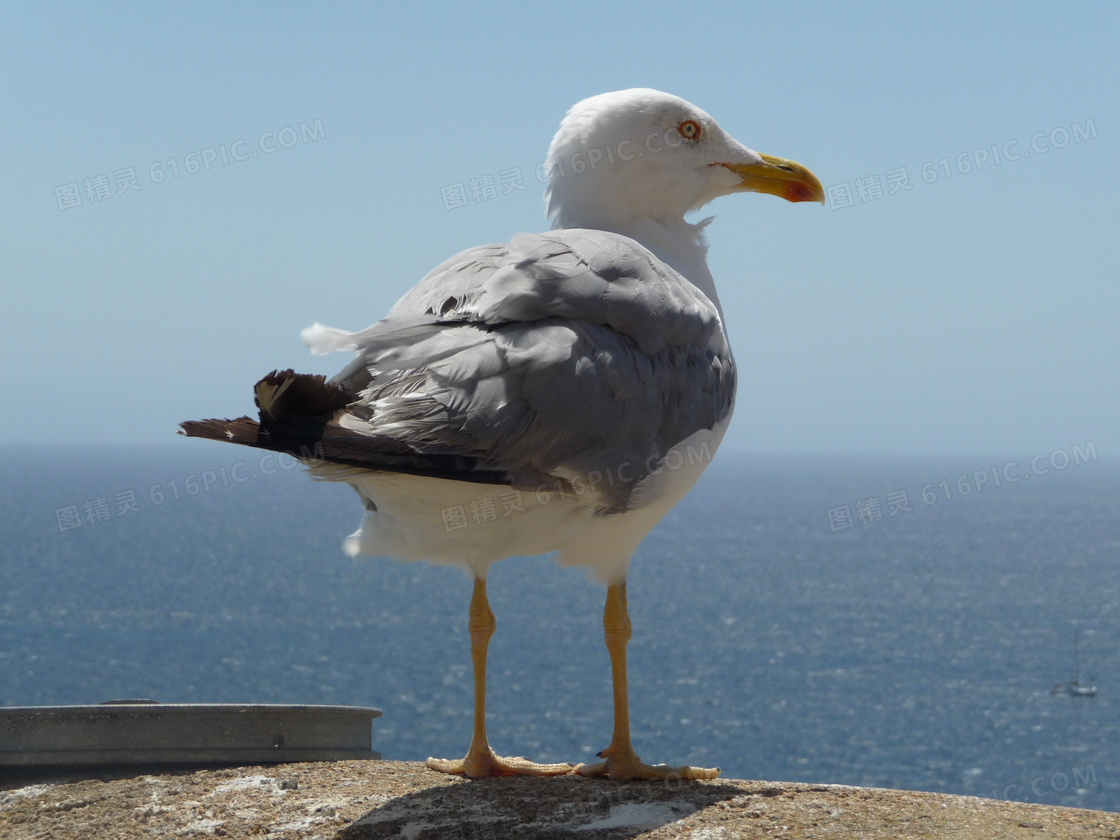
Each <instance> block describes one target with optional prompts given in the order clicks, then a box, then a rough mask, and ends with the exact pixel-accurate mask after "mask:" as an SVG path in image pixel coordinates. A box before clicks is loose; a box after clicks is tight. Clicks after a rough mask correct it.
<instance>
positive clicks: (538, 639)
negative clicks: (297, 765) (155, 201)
mask: <svg viewBox="0 0 1120 840" xmlns="http://www.w3.org/2000/svg"><path fill="white" fill-rule="evenodd" d="M194 443H196V442H183V443H182V445H180V446H179V447H178V448H176V449H174V450H151V451H146V452H141V453H125V452H123V451H111V450H103V451H98V452H94V453H90V452H88V451H80V450H72V451H71V450H67V451H54V452H49V453H48V452H27V451H18V452H17V451H12V450H8V451H6V452H5V453H4V458H3V462H2V464H0V476H2V485H3V488H4V492H3V496H2V497H0V533H2V535H3V544H2V547H0V703H2V704H4V705H32V704H36V705H37V704H68V703H90V702H99V701H102V700H107V699H112V698H122V697H128V698H136V697H151V698H155V699H158V700H161V701H164V702H274V703H340V704H358V705H371V706H377V707H379V708H381V709H382V710H384V712H385V715H384V717H382V718H380V719H379V720H377V721H375V723H374V728H373V733H374V747H375V749H378V750H380V751H381V752H382V753H383V754H384V755H385V756H386V757H387V758H397V759H422V758H425V757H426V756H428V755H432V754H435V755H446V756H457V755H461V754H462V753H463V752H464V751H465V750H466V746H467V742H468V741H469V734H470V722H471V673H470V666H469V661H470V660H469V656H468V640H467V634H466V607H467V601H468V598H469V594H470V582H469V580H468V579H467V578H466V576H465V575H463V574H461V573H459V572H457V571H455V570H449V569H441V568H431V567H428V566H426V565H420V564H411V565H405V564H399V563H396V562H391V561H385V560H362V561H353V560H350V559H349V558H346V557H345V556H344V555H343V554H342V553H341V550H340V547H339V545H340V542H341V540H342V538H343V537H344V536H345V535H346V534H347V533H349V532H350V531H351V530H353V529H354V527H355V526H356V524H357V522H358V518H359V511H360V509H359V505H358V502H357V497H356V496H354V494H353V493H352V492H351V491H350V490H349V489H348V488H345V487H336V486H330V485H325V484H322V483H318V482H312V481H311V480H309V479H308V478H307V477H306V476H305V475H303V474H302V473H301V471H300V470H299V469H290V468H289V469H285V467H291V464H285V463H283V462H282V461H281V462H277V461H266V462H261V461H260V458H259V455H258V454H257V453H254V452H249V451H243V452H242V451H236V450H233V449H232V448H225V447H221V446H216V445H207V444H198V445H197V446H192V444H194ZM1094 454H1095V453H1094ZM239 463H240V464H241V466H237V465H238V464H239ZM1007 463H1008V459H987V460H985V459H963V460H960V461H957V462H944V461H943V462H919V461H903V460H897V459H896V460H881V461H867V460H860V459H850V460H838V459H832V460H826V459H817V460H813V459H805V458H801V459H798V458H790V459H779V458H766V459H759V458H748V457H742V456H738V457H737V456H725V455H721V456H720V457H719V458H717V463H716V464H715V465H714V466H713V467H712V468H711V469H710V470H709V471H708V474H707V475H705V477H704V479H703V480H702V482H701V484H700V485H699V486H698V487H697V489H696V490H695V491H694V492H693V494H692V495H691V496H689V498H688V499H686V500H685V501H684V502H683V503H682V504H681V505H679V506H678V507H677V509H676V510H674V511H673V513H672V514H670V516H669V518H667V519H666V520H665V521H664V522H663V523H662V524H661V525H660V526H659V527H658V528H657V530H656V531H655V532H654V533H653V534H652V535H651V536H650V537H649V539H647V541H646V543H645V544H644V545H643V546H642V547H641V549H640V550H639V553H638V555H637V556H636V558H635V560H634V563H633V565H632V567H631V577H630V583H629V593H630V610H631V616H632V618H633V622H634V637H633V641H632V643H631V646H630V654H629V659H630V693H631V706H632V708H631V717H632V721H633V730H634V740H635V745H636V748H637V749H638V751H639V753H640V754H641V755H642V756H643V758H646V759H648V760H652V761H670V762H678V763H679V762H690V763H695V764H703V765H709V766H711V765H716V766H720V767H722V768H723V772H724V774H725V775H727V776H732V777H740V778H754V779H774V780H791V781H812V782H832V783H845V784H856V785H874V786H883V787H899V788H910V789H917V790H931V791H945V792H952V793H963V794H973V795H979V796H989V797H991V796H994V797H998V798H1005V799H1013V800H1020V801H1022V800H1026V801H1036V802H1044V803H1049V804H1063V805H1076V806H1080V807H1089V808H1103V809H1109V810H1120V755H1118V747H1120V738H1118V735H1120V725H1118V714H1117V713H1118V710H1120V705H1118V703H1117V692H1118V691H1120V681H1118V680H1117V678H1116V677H1117V674H1118V673H1120V646H1118V644H1117V642H1118V641H1120V609H1118V604H1120V562H1118V561H1120V465H1117V464H1114V463H1112V462H1107V461H1104V460H1100V459H1097V460H1090V461H1088V462H1087V463H1086V462H1082V463H1072V462H1071V463H1070V464H1069V465H1068V466H1067V467H1066V468H1065V469H1062V470H1058V469H1050V470H1049V471H1048V472H1046V473H1045V474H1043V473H1041V472H1039V473H1031V469H1030V466H1029V457H1028V458H1025V459H1021V460H1020V461H1018V462H1017V464H1016V467H1015V468H1014V469H1012V470H1010V471H1009V472H1007V473H1006V474H1004V473H1003V472H1002V468H1003V467H1004V466H1006V464H1007ZM1046 463H1047V462H1042V463H1041V466H1046ZM1058 463H1059V464H1061V463H1062V459H1061V458H1059V459H1058ZM992 467H996V468H997V469H996V471H997V472H998V473H1000V474H1001V475H1006V476H1019V477H1020V480H1019V481H1017V482H1008V481H1001V482H1000V486H998V487H997V486H995V481H994V478H993V474H992V473H991V472H990V470H991V468H992ZM979 470H985V471H988V480H987V481H986V482H984V483H983V485H982V486H981V487H980V489H979V490H978V491H977V490H976V489H975V484H976V478H975V473H976V471H979ZM1026 473H1031V477H1030V479H1025V478H1022V477H1021V475H1022V474H1026ZM211 475H212V476H213V477H212V478H211ZM960 475H967V476H968V477H969V480H968V481H966V482H965V484H966V485H969V486H970V489H971V490H972V492H970V493H969V494H968V495H967V496H962V495H961V494H960V492H959V488H958V487H957V480H958V477H959V476H960ZM191 476H194V481H192V480H191ZM252 476H256V478H253V477H252ZM942 481H944V482H945V484H941V482H942ZM196 482H197V483H196ZM927 485H928V486H927ZM923 488H926V490H927V492H926V493H925V495H924V499H923V492H922V490H923ZM903 490H904V491H906V500H905V503H904V504H903V505H902V507H899V506H898V502H899V500H900V496H898V495H896V494H897V493H898V491H903ZM191 491H193V492H191ZM888 495H890V497H891V499H893V500H894V502H895V506H894V508H893V513H892V507H891V505H889V504H888ZM175 496H178V498H175ZM133 498H134V499H135V501H133V500H132V499H133ZM99 499H104V500H105V505H104V506H103V505H101V504H100V503H99V502H98V500H99ZM869 499H877V500H878V513H879V514H880V516H881V518H875V513H874V508H875V505H874V504H872V505H870V506H869V505H867V504H863V505H861V504H860V503H861V502H866V501H867V500H869ZM931 499H932V501H931ZM157 500H159V503H158V504H157V503H156V501H157ZM87 502H88V503H90V506H89V508H88V509H87V507H86V503H87ZM844 505H847V506H848V509H849V512H850V514H851V520H850V522H851V526H850V527H842V526H844V525H846V524H847V521H846V520H845V519H844V515H843V511H842V508H843V506H844ZM70 506H74V507H75V511H67V508H69V507H70ZM861 507H862V509H863V512H864V520H865V521H864V522H860V520H859V511H860V509H861ZM905 507H909V510H905V509H904V508H905ZM838 509H841V510H838ZM830 511H831V518H830ZM75 512H76V513H77V515H78V516H79V517H80V518H81V521H82V525H81V527H73V525H74V519H73V518H72V514H73V513H75ZM91 518H92V520H93V521H90V520H91ZM470 527H484V525H475V524H474V523H471V525H470ZM834 528H839V530H836V531H834ZM489 591H490V598H491V603H492V606H493V608H494V611H495V613H496V614H497V617H498V631H497V634H496V635H495V636H494V639H493V642H492V644H491V653H490V679H489V712H490V716H489V728H490V735H491V741H492V743H493V744H494V745H495V747H496V748H497V749H498V750H499V751H504V752H507V753H511V754H518V755H528V756H531V757H533V758H537V759H541V760H545V761H563V760H589V759H590V758H591V757H592V756H593V754H594V753H595V752H596V751H597V750H599V749H601V748H602V747H604V746H605V745H606V742H607V740H608V738H609V735H610V728H611V718H610V713H611V697H610V680H609V670H608V661H607V656H606V651H605V648H604V647H603V642H602V630H601V615H602V599H603V589H602V588H601V587H599V586H597V585H595V584H593V583H590V582H589V581H588V580H587V579H586V578H585V576H584V575H583V574H582V573H581V572H579V571H578V570H562V569H559V568H556V567H554V566H553V565H552V564H550V563H548V562H547V561H545V560H542V559H539V558H537V559H526V560H512V561H507V562H505V563H501V564H498V565H497V566H495V567H494V569H493V570H492V572H491V577H490V586H489ZM1075 632H1078V633H1079V634H1080V653H1081V657H1080V658H1081V665H1082V683H1088V682H1090V681H1092V682H1093V683H1094V684H1096V685H1097V686H1098V689H1099V691H1098V694H1097V696H1096V697H1094V698H1090V699H1073V698H1071V697H1069V696H1065V695H1061V694H1059V695H1054V694H1052V693H1051V689H1052V687H1053V686H1054V685H1055V684H1056V683H1061V682H1065V681H1069V680H1071V679H1073V676H1074V667H1075V665H1074V636H1075Z"/></svg>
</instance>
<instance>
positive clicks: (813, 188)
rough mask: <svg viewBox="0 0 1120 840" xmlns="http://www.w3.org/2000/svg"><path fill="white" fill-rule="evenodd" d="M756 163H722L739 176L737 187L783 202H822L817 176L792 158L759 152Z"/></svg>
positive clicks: (822, 192)
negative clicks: (787, 158) (759, 159)
mask: <svg viewBox="0 0 1120 840" xmlns="http://www.w3.org/2000/svg"><path fill="white" fill-rule="evenodd" d="M760 157H761V158H762V161H761V162H759V163H723V164H719V165H720V166H725V167H727V168H728V169H730V170H731V171H732V172H734V173H735V174H736V175H738V176H739V177H740V178H742V179H743V181H742V183H741V184H740V185H739V186H738V187H737V189H738V190H743V191H745V192H760V193H766V194H767V195H776V196H778V197H779V198H784V199H785V200H786V201H819V202H820V203H821V204H824V203H825V201H824V187H822V186H821V182H820V181H818V180H817V176H816V175H814V174H813V173H812V172H810V171H809V170H808V169H806V168H805V167H804V166H802V165H801V164H800V163H795V162H794V161H792V160H785V159H783V158H778V157H772V156H770V155H760Z"/></svg>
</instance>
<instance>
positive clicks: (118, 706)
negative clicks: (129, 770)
mask: <svg viewBox="0 0 1120 840" xmlns="http://www.w3.org/2000/svg"><path fill="white" fill-rule="evenodd" d="M378 717H381V711H380V710H379V709H373V708H368V707H363V706H285V705H272V704H243V705H242V704H235V703H229V704H226V703H222V704H193V703H184V704H170V703H151V702H144V701H138V702H128V701H126V702H114V703H109V704H104V705H100V706H24V707H10V708H0V767H2V766H21V767H28V766H43V765H63V764H65V765H86V764H163V763H167V764H171V763H174V764H257V763H272V762H291V761H340V760H347V759H378V758H381V755H380V753H376V752H373V751H372V749H371V743H372V742H371V730H370V723H371V721H372V720H373V719H374V718H378Z"/></svg>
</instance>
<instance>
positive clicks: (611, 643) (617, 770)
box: [576, 581, 719, 780]
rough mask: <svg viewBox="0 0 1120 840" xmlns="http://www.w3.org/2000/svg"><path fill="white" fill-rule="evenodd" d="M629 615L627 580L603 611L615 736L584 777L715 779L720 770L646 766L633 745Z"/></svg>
mask: <svg viewBox="0 0 1120 840" xmlns="http://www.w3.org/2000/svg"><path fill="white" fill-rule="evenodd" d="M630 633H631V628H630V613H629V612H628V611H627V609H626V581H623V582H622V583H615V584H611V586H610V587H608V588H607V605H606V607H605V608H604V609H603V636H604V637H605V639H606V642H607V652H608V653H609V654H610V657H611V681H612V682H613V684H614V734H613V735H612V736H611V743H610V746H609V747H607V748H606V749H605V750H603V751H602V752H601V753H599V758H602V759H604V760H603V761H600V762H599V763H598V764H581V765H579V767H577V768H576V772H577V773H578V774H579V775H581V776H608V777H610V778H612V779H619V780H626V779H665V778H669V777H673V778H680V779H714V778H715V777H716V776H718V775H719V768H712V769H709V768H706V767H670V766H669V765H667V764H654V765H650V764H643V763H642V760H641V759H640V758H638V756H637V755H636V754H635V752H634V747H633V745H632V744H631V743H630V700H629V698H628V697H627V694H626V645H627V644H628V643H629V641H630Z"/></svg>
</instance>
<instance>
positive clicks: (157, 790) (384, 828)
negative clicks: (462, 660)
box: [0, 761, 1120, 840]
mask: <svg viewBox="0 0 1120 840" xmlns="http://www.w3.org/2000/svg"><path fill="white" fill-rule="evenodd" d="M21 784H23V783H21ZM7 787H8V788H9V789H7V790H0V837H3V838H6V840H23V838H28V840H30V838H46V837H50V838H75V840H77V838H83V840H100V838H106V840H109V838H112V840H138V838H152V837H158V838H172V837H236V838H241V837H247V838H265V837H268V838H299V840H305V838H320V837H322V838H339V840H359V838H382V837H405V838H447V840H505V838H518V840H521V838H571V837H586V838H589V840H603V838H635V837H641V838H691V840H717V838H728V840H730V839H731V838H743V837H770V836H778V837H802V838H840V837H852V838H868V840H874V838H891V840H895V839H896V838H939V840H941V838H965V839H966V840H967V839H969V838H975V839H976V840H993V838H1030V840H1043V838H1045V840H1063V839H1064V838H1092V840H1116V838H1120V814H1114V813H1105V812H1101V811H1082V810H1077V809H1073V808H1056V807H1051V806H1046V805H1035V804H1025V803H1015V802H996V801H994V800H988V799H977V798H973V797H966V796H946V795H942V794H932V793H911V792H907V791H894V790H875V789H869V788H853V787H841V786H835V785H800V784H787V783H774V782H752V781H740V780H734V779H728V780H723V779H717V780H715V781H712V782H688V783H679V784H667V783H663V782H656V783H645V782H631V783H619V782H609V781H601V780H589V779H579V778H574V777H559V778H552V779H526V778H521V779H487V780H483V781H467V780H463V779H456V778H450V777H447V776H442V775H440V774H438V773H433V772H431V771H429V770H427V769H425V768H424V767H423V765H421V764H416V763H403V762H393V761H342V762H333V763H316V764H285V765H272V766H264V767H260V766H258V767H238V768H230V769H221V770H200V771H195V772H186V771H184V772H181V773H164V774H161V775H142V776H136V777H130V778H111V777H108V776H105V775H103V776H102V777H101V778H97V779H85V780H68V781H66V780H56V781H54V782H45V783H40V784H34V785H30V786H28V785H24V786H22V787H18V788H15V787H13V785H12V783H11V782H9V783H8V785H7Z"/></svg>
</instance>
